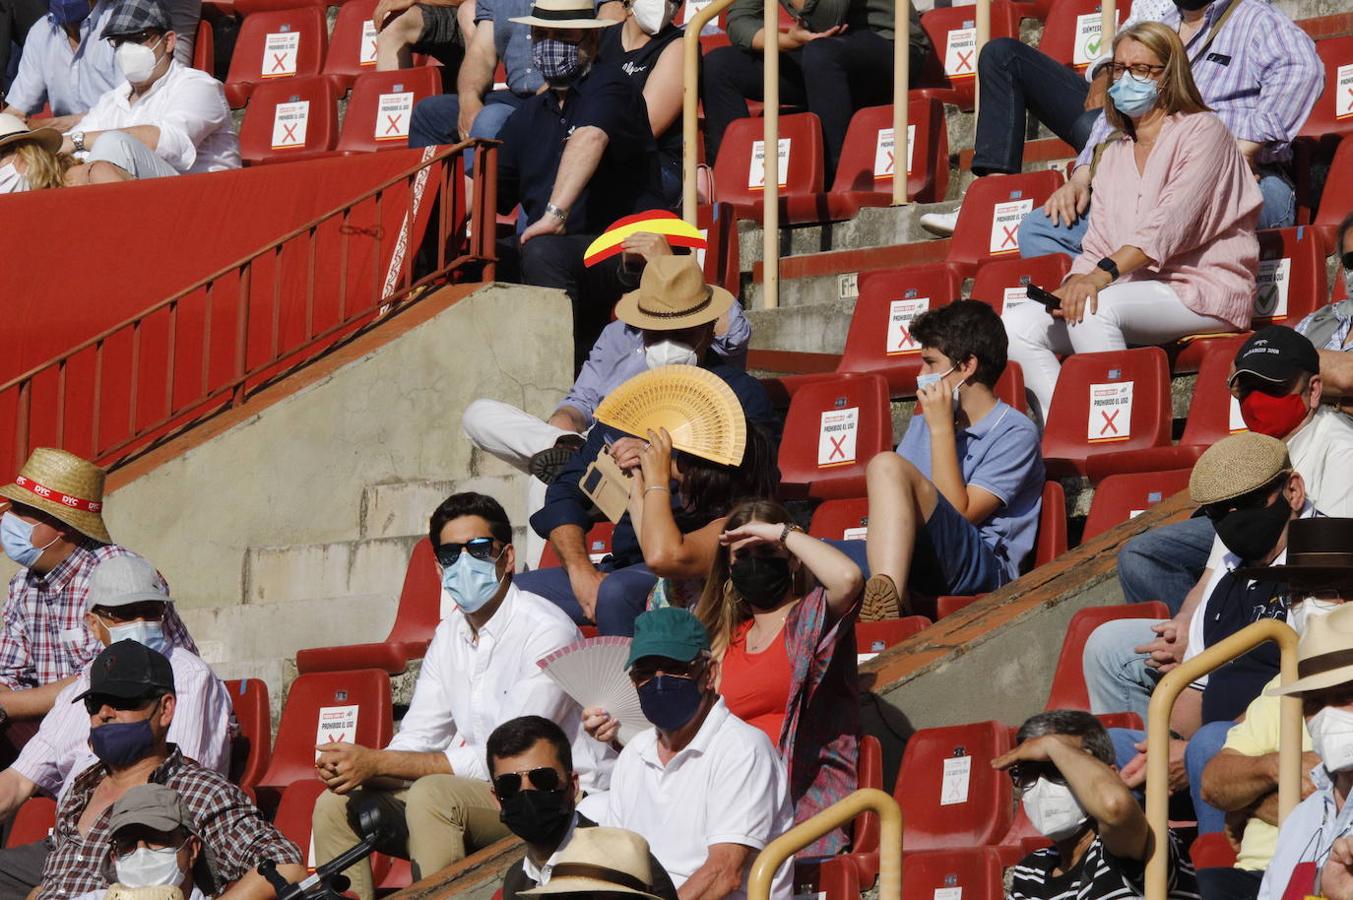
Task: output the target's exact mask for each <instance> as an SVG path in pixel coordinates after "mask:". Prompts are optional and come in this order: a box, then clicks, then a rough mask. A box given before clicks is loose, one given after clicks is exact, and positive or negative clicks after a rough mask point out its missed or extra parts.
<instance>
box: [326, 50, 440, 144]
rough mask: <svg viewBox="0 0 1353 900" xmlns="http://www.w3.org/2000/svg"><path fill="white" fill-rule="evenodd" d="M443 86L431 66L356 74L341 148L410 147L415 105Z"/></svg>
mask: <svg viewBox="0 0 1353 900" xmlns="http://www.w3.org/2000/svg"><path fill="white" fill-rule="evenodd" d="M441 89H442V76H441V73H440V72H439V71H438V70H437V69H434V68H432V67H430V66H422V67H421V68H417V69H400V70H398V71H394V72H366V73H364V74H362V75H359V76H357V80H356V81H354V82H353V84H352V96H350V97H349V98H348V110H347V113H346V114H345V115H344V117H343V133H342V135H340V136H339V138H338V149H339V150H341V151H344V152H346V153H351V152H353V151H365V150H385V149H388V148H390V147H407V146H408V145H409V119H410V118H411V117H412V116H413V107H414V105H415V104H416V103H418V101H419V100H423V99H425V98H427V97H431V96H433V95H434V94H440V93H441Z"/></svg>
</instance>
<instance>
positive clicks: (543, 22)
mask: <svg viewBox="0 0 1353 900" xmlns="http://www.w3.org/2000/svg"><path fill="white" fill-rule="evenodd" d="M508 21H509V22H516V23H517V24H518V25H534V26H536V27H537V28H609V27H611V26H612V25H619V24H620V22H619V20H617V19H598V18H597V10H596V6H595V5H594V4H593V2H592V0H535V2H534V3H532V4H531V14H530V15H529V16H516V17H514V18H511V19H508Z"/></svg>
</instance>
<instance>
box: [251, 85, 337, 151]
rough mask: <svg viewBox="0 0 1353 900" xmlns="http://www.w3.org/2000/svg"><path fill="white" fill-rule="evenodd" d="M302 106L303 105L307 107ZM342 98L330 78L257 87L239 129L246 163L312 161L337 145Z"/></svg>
mask: <svg viewBox="0 0 1353 900" xmlns="http://www.w3.org/2000/svg"><path fill="white" fill-rule="evenodd" d="M302 104H303V105H302ZM337 110H338V97H337V94H336V91H335V90H334V86H333V83H332V82H331V81H329V80H328V79H327V78H322V77H318V76H316V77H314V78H288V79H285V80H283V81H270V82H267V83H265V84H260V85H258V86H256V87H255V88H254V92H253V94H251V95H250V99H249V107H248V108H247V109H246V110H245V111H244V124H243V125H241V126H240V158H241V159H243V160H244V161H245V162H247V163H261V162H285V161H287V160H294V159H308V158H313V157H314V156H315V155H317V154H319V153H326V152H328V151H330V150H332V149H333V148H334V144H335V143H336V142H337V140H338V112H337Z"/></svg>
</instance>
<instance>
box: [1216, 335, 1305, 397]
mask: <svg viewBox="0 0 1353 900" xmlns="http://www.w3.org/2000/svg"><path fill="white" fill-rule="evenodd" d="M1235 366H1236V371H1235V374H1234V375H1232V376H1231V383H1232V384H1234V383H1235V380H1236V379H1237V378H1239V377H1240V376H1241V375H1242V374H1244V375H1253V376H1255V377H1256V378H1262V379H1264V380H1265V381H1271V382H1273V383H1274V384H1283V383H1285V382H1287V381H1290V380H1291V379H1292V378H1293V377H1294V376H1296V375H1300V374H1301V373H1302V372H1305V373H1306V374H1308V375H1316V374H1318V373H1319V372H1320V354H1319V353H1316V352H1315V345H1314V344H1312V343H1311V342H1310V341H1309V340H1307V339H1306V337H1305V336H1304V335H1301V334H1298V333H1297V332H1295V331H1293V330H1292V329H1291V328H1287V327H1286V326H1283V325H1270V326H1269V327H1267V328H1261V329H1260V330H1259V331H1256V332H1255V333H1254V335H1253V336H1252V337H1251V338H1250V339H1249V340H1248V341H1246V342H1245V343H1243V344H1241V345H1240V350H1239V351H1237V352H1236V359H1235Z"/></svg>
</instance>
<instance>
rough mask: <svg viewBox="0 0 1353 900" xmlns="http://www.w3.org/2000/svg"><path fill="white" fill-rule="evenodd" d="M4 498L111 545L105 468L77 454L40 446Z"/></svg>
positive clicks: (0, 491)
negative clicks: (106, 519) (105, 517)
mask: <svg viewBox="0 0 1353 900" xmlns="http://www.w3.org/2000/svg"><path fill="white" fill-rule="evenodd" d="M0 497H4V498H6V499H8V500H13V501H14V502H15V503H22V504H23V505H24V506H31V507H33V508H34V509H37V510H41V511H42V512H45V513H46V514H47V515H49V516H51V517H52V518H54V519H57V520H59V521H61V522H64V523H66V524H67V525H69V526H70V527H72V528H74V529H75V530H76V531H78V532H80V533H81V534H83V535H85V536H87V537H91V538H93V539H94V540H96V541H99V542H100V543H103V544H111V543H112V542H113V539H112V538H111V537H109V535H108V527H107V526H106V525H104V523H103V469H100V468H99V467H98V466H96V465H94V464H93V463H92V462H89V461H88V460H84V459H81V458H80V457H78V456H76V455H75V454H74V453H67V452H66V451H65V450H55V449H53V448H51V447H39V448H38V449H36V450H34V451H33V455H32V456H30V457H28V462H26V463H24V464H23V468H22V469H20V470H19V474H18V477H16V478H15V479H14V481H13V483H12V484H7V485H5V486H4V487H0Z"/></svg>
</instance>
